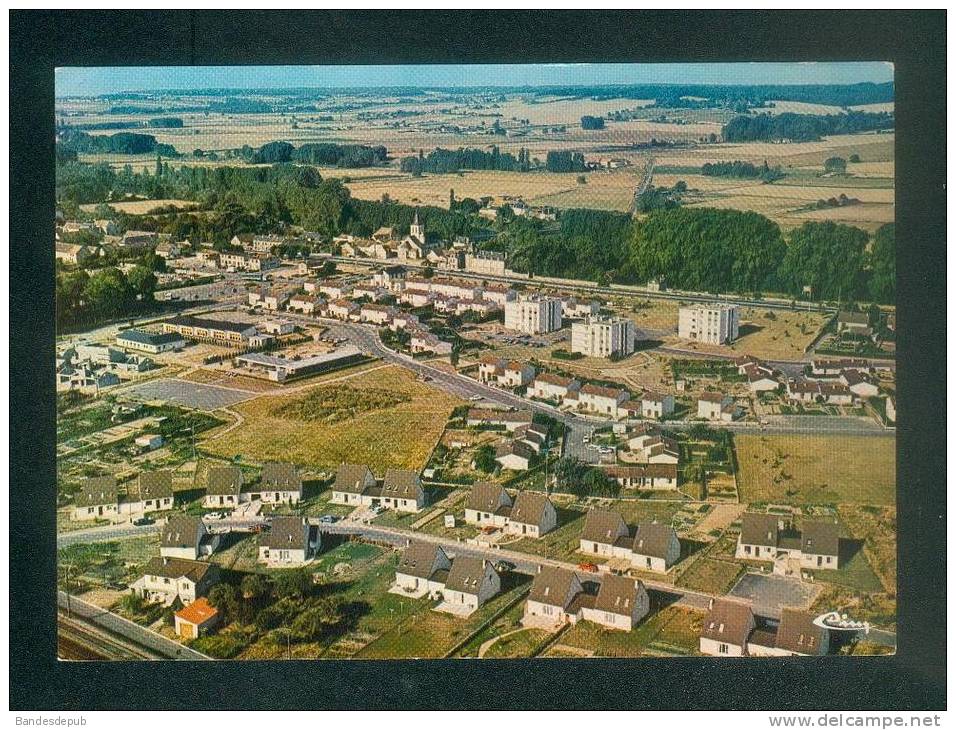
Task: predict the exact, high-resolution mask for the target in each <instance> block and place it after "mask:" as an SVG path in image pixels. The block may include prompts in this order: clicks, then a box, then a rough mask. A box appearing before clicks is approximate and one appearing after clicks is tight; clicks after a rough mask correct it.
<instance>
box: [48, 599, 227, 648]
mask: <svg viewBox="0 0 956 730" xmlns="http://www.w3.org/2000/svg"><path fill="white" fill-rule="evenodd" d="M57 605H58V606H59V607H60V608H61V609H63V610H64V611H67V613H68V614H69V615H70V616H71V617H73V618H74V619H82V620H83V621H85V622H87V623H89V624H92V625H93V626H95V627H97V628H99V629H102V630H104V631H108V632H110V633H113V634H118V635H119V636H121V637H123V638H124V639H127V640H129V641H131V642H133V643H134V644H137V645H139V646H143V647H146V648H147V649H148V650H150V651H151V652H155V653H158V654H160V655H161V656H163V657H165V658H167V659H176V660H177V661H208V660H209V659H210V657H208V656H206V655H205V654H200V653H199V652H198V651H194V650H193V649H190V648H188V647H185V646H183V645H182V644H178V643H177V642H175V641H172V640H171V639H167V638H166V637H165V636H161V635H160V634H157V633H156V632H155V631H150V630H149V629H147V628H144V627H143V626H140V625H139V624H135V623H133V622H132V621H128V620H127V619H125V618H123V617H122V616H117V615H116V614H115V613H110V612H109V611H107V610H105V609H102V608H100V607H99V606H94V605H93V604H92V603H87V602H86V601H84V600H82V599H80V598H77V597H76V596H70V595H69V594H67V593H66V592H65V591H57Z"/></svg>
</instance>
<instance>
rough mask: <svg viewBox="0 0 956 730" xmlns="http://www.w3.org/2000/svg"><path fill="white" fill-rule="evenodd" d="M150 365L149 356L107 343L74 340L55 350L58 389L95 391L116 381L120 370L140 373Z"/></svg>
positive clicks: (150, 366)
mask: <svg viewBox="0 0 956 730" xmlns="http://www.w3.org/2000/svg"><path fill="white" fill-rule="evenodd" d="M153 367H154V363H153V361H152V359H150V358H148V357H145V356H143V355H140V354H137V353H133V354H130V353H127V352H124V351H123V350H120V349H118V348H115V347H110V346H109V345H99V344H92V343H78V344H75V345H71V346H69V347H67V348H66V349H64V350H62V351H61V352H60V353H58V354H57V358H56V388H57V390H58V391H68V390H78V391H80V392H84V393H85V392H91V391H98V390H99V389H100V388H107V387H110V386H113V385H119V383H120V375H121V374H124V373H125V374H133V373H141V372H145V371H147V370H150V369H152V368H153Z"/></svg>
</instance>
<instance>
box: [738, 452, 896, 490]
mask: <svg viewBox="0 0 956 730" xmlns="http://www.w3.org/2000/svg"><path fill="white" fill-rule="evenodd" d="M735 443H736V448H737V462H738V464H739V472H738V484H739V488H740V500H741V501H742V502H748V503H755V502H772V503H778V504H814V503H816V504H868V505H891V504H893V503H894V502H895V500H896V439H895V438H892V437H885V438H884V437H866V436H846V437H844V436H836V435H834V436H827V437H822V436H756V435H753V436H752V435H741V436H737V437H736V440H735Z"/></svg>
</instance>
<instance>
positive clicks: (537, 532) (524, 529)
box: [505, 490, 558, 537]
mask: <svg viewBox="0 0 956 730" xmlns="http://www.w3.org/2000/svg"><path fill="white" fill-rule="evenodd" d="M557 526H558V513H557V512H556V511H555V509H554V505H553V504H552V503H551V500H550V499H548V496H547V495H545V494H541V493H540V492H529V491H527V490H525V491H522V492H519V493H518V496H517V498H516V499H515V502H514V506H513V507H512V508H511V514H510V515H509V517H508V524H507V525H506V526H505V532H507V533H509V534H511V535H521V536H523V537H541V536H542V535H545V534H547V533H549V532H551V530H553V529H554V528H555V527H557Z"/></svg>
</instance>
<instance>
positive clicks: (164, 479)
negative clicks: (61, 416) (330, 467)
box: [73, 462, 303, 521]
mask: <svg viewBox="0 0 956 730" xmlns="http://www.w3.org/2000/svg"><path fill="white" fill-rule="evenodd" d="M302 484H303V482H302V476H301V474H300V473H299V471H298V469H297V468H296V466H295V465H294V464H288V463H279V462H270V463H266V464H263V465H262V472H261V476H260V478H259V480H258V481H256V482H253V483H249V484H247V483H246V482H245V480H244V477H243V473H242V470H241V469H240V468H239V467H238V466H215V467H211V468H210V469H209V472H208V477H207V482H206V487H205V492H206V493H205V496H204V497H203V506H204V507H207V508H210V509H215V508H235V507H237V506H238V505H240V504H243V503H246V502H251V501H255V500H258V501H261V502H263V503H264V504H295V503H297V502H299V501H300V500H301V499H302ZM174 491H175V490H174V489H173V472H172V470H170V469H160V470H157V471H148V472H141V473H140V474H139V476H138V477H137V478H136V481H135V483H133V484H131V485H130V486H127V487H124V489H123V492H121V491H120V486H119V484H118V483H117V481H116V478H115V477H112V476H106V477H91V478H89V479H86V480H85V481H84V482H83V484H82V486H81V487H80V489H79V491H78V492H76V494H75V495H74V506H73V519H74V520H77V521H83V520H93V519H109V518H115V517H121V516H124V515H134V514H147V513H149V512H157V511H162V510H168V509H172V507H173V502H174V496H175V494H174Z"/></svg>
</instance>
